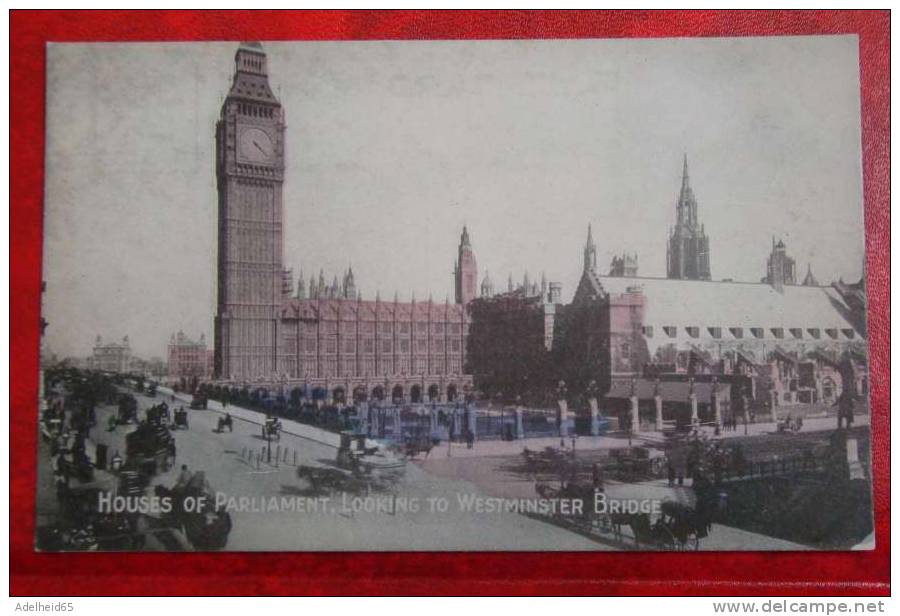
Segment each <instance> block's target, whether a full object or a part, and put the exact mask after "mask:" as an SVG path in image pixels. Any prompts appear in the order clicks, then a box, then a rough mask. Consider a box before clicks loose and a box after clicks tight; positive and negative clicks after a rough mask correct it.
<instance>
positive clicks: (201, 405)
mask: <svg viewBox="0 0 900 616" xmlns="http://www.w3.org/2000/svg"><path fill="white" fill-rule="evenodd" d="M208 402H209V400H208V398H207V397H206V396H204V395H202V394H194V396H193V397H192V398H191V409H192V410H195V411H199V410H204V411H205V410H206V407H207V404H208Z"/></svg>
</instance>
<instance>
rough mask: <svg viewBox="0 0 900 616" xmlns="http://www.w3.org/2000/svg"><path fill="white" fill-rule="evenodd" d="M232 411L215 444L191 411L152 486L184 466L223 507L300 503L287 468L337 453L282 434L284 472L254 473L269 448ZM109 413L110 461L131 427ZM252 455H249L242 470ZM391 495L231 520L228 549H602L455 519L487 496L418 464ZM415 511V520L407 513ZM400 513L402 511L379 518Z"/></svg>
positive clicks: (504, 521) (101, 430)
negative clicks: (290, 499) (241, 502)
mask: <svg viewBox="0 0 900 616" xmlns="http://www.w3.org/2000/svg"><path fill="white" fill-rule="evenodd" d="M135 397H136V398H137V400H138V405H139V411H138V413H139V416H140V417H143V416H144V413H145V411H146V409H147V408H149V407H150V406H152V405H154V404H158V403H160V402H163V401H165V402H166V403H167V404H169V405H170V407H171V406H172V405H173V402H172V400H171V398H170V396H169V395H168V394H163V393H160V394H158V395H157V396H156V397H155V398H149V397H147V396H144V395H141V394H135ZM211 405H216V403H214V402H211ZM174 406H175V407H176V408H177V407H178V406H183V407H184V408H185V409H186V408H187V407H188V403H187V402H186V401H185V400H184V399H181V400H179V399H176V401H175V403H174ZM229 411H230V412H231V413H232V417H234V432H233V433H229V432H227V431H226V432H224V433H222V434H218V433H216V432H215V428H216V424H217V421H218V419H219V417H221V416H222V414H221V413H220V412H217V411H214V410H205V411H204V410H192V411H189V422H190V429H188V430H184V429H180V430H176V431H175V432H174V435H175V440H176V444H177V459H176V464H175V465H174V466H173V468H172V469H170V470H169V471H168V472H167V473H165V474H162V475H159V476H157V477H156V478H155V479H154V483H160V484H164V485H169V486H171V485H172V484H174V483H175V480H176V477H177V475H178V472H179V469H180V467H181V465H182V464H186V465H187V466H188V468H189V469H190V470H191V471H204V472H205V473H206V477H207V479H208V481H209V483H210V485H211V487H212V490H213V491H214V492H216V491H218V492H222V493H224V494H226V495H227V496H229V497H237V498H240V497H250V498H255V499H259V498H261V497H281V496H297V495H302V494H303V492H302V488H303V485H302V483H301V480H299V479H298V478H297V474H296V468H295V467H294V466H293V456H294V452H296V454H297V459H298V463H299V464H312V465H321V464H326V465H327V464H328V463H330V462H332V461H333V460H334V458H335V454H336V451H337V450H336V448H335V447H332V446H329V445H326V444H323V443H322V442H316V441H314V440H310V439H309V438H303V437H298V436H294V435H291V434H288V433H287V432H288V431H290V430H291V428H292V427H293V426H287V425H286V426H285V432H283V433H282V438H281V441H280V443H277V444H276V443H273V447H277V446H278V445H280V446H281V448H282V451H283V450H284V449H285V448H286V449H287V450H288V464H284V463H280V464H279V465H278V466H277V467H276V466H274V461H273V464H266V463H265V462H261V463H260V465H259V468H257V466H256V457H255V453H257V452H262V451H263V448H264V446H265V445H266V443H265V441H264V440H263V439H262V438H261V434H260V426H259V425H258V424H257V423H251V422H249V421H246V420H244V419H241V418H239V415H241V416H252V414H253V412H252V411H246V410H241V409H233V408H231V407H229ZM114 412H115V408H114V407H112V406H103V407H100V408H98V411H97V426H96V427H95V428H94V429H93V430H92V431H91V439H92V441H93V442H94V443H105V444H106V445H108V446H109V448H110V449H109V451H110V455H112V454H113V452H114V451H116V450H117V449H118V451H120V453H122V455H124V441H125V439H124V435H125V433H126V431H129V430H131V429H133V427H132V426H129V427H126V426H119V427H117V428H116V429H115V430H114V431H112V432H109V431H107V429H106V424H107V421H108V417H109V416H110V414H112V413H114ZM256 415H258V416H259V417H262V416H261V415H259V414H256ZM287 423H289V422H285V424H287ZM290 423H293V422H290ZM312 430H316V429H314V428H312ZM332 436H333V435H332ZM250 451H252V452H253V453H254V455H253V456H252V460H251V461H249V462H248V460H247V459H248V453H247V452H250ZM242 453H243V457H242ZM273 456H274V453H273ZM394 494H395V496H396V500H393V499H392V498H390V496H387V497H385V495H382V494H377V495H376V494H374V493H373V494H372V496H371V498H370V499H363V500H357V501H353V500H352V498H353V497H354V496H357V495H355V494H347V495H346V500H345V499H344V498H343V495H342V494H335V495H333V496H332V499H331V501H330V502H329V503H328V505H327V506H326V507H324V508H323V509H321V510H319V511H310V512H299V511H265V512H260V511H257V512H253V511H231V516H232V520H233V528H232V531H231V534H230V536H229V539H228V545H227V547H226V549H229V550H335V549H337V550H341V549H346V550H353V549H356V550H358V549H359V548H360V546H366V548H367V549H385V550H388V549H390V550H435V549H455V550H484V549H492V550H533V549H541V550H596V549H604V547H605V546H603V545H599V544H597V543H595V542H593V541H590V540H589V539H587V538H584V537H581V536H579V535H576V534H573V533H570V532H567V531H565V530H562V529H559V528H556V527H554V526H552V525H548V524H545V523H543V522H540V521H537V520H534V519H531V518H528V517H525V516H522V515H518V514H516V513H508V512H497V513H485V514H478V513H474V512H465V511H461V510H460V507H459V500H458V496H460V495H463V496H464V497H471V496H478V495H482V496H483V495H484V494H485V493H484V492H483V491H482V490H480V489H479V488H478V487H476V486H475V485H473V484H471V483H469V482H467V481H464V480H457V479H452V478H446V477H440V476H434V475H431V474H429V473H426V472H425V471H423V470H422V469H420V468H419V467H418V466H417V465H416V464H412V463H411V464H407V466H406V472H405V476H404V478H403V479H402V480H400V481H399V482H398V483H397V485H396V488H395V490H394ZM429 498H445V499H447V501H446V502H447V503H448V504H449V507H448V508H447V511H445V512H440V511H431V510H430V509H429V507H428V501H427V499H429ZM256 502H259V501H256ZM416 502H417V503H418V511H413V510H412V509H413V508H415V505H414V504H413V503H416ZM345 505H356V508H357V509H366V508H373V507H378V508H379V511H360V510H353V508H352V507H349V506H348V507H345ZM404 507H406V508H407V510H406V511H396V512H393V513H392V512H390V511H385V509H388V510H390V509H397V510H400V509H403V508H404Z"/></svg>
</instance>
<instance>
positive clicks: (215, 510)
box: [154, 471, 232, 550]
mask: <svg viewBox="0 0 900 616" xmlns="http://www.w3.org/2000/svg"><path fill="white" fill-rule="evenodd" d="M154 493H155V495H156V496H158V497H160V498H169V499H171V502H172V508H171V510H170V511H168V512H167V513H164V514H163V515H162V517H161V518H160V521H161V522H162V523H163V524H165V525H167V526H170V527H174V528H176V529H180V530H182V531H183V532H184V535H185V536H186V537H187V539H188V541H190V543H191V545H192V546H193V547H194V549H197V550H220V549H222V548H224V547H225V545H226V543H227V542H228V535H229V533H231V527H232V523H231V514H229V513H228V511H226V510H225V508H224V507H221V506H217V505H216V499H215V497H214V495H213V494H212V491H211V490H210V489H209V486H208V484H207V483H206V480H205V476H204V473H203V472H202V471H199V472H197V473H194V476H193V477H192V478H191V480H190V481H189V482H188V483H187V485H185V486H177V487H175V488H171V489H170V488H167V487H165V486H162V485H158V486H156V487H155V488H154ZM188 498H190V499H192V501H191V502H193V503H197V504H198V505H199V507H198V508H195V507H191V506H188V505H187V503H186V501H187V499H188Z"/></svg>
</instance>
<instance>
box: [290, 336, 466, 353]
mask: <svg viewBox="0 0 900 616" xmlns="http://www.w3.org/2000/svg"><path fill="white" fill-rule="evenodd" d="M410 342H411V341H410V340H398V341H397V347H396V348H397V352H399V353H409V352H410ZM414 342H415V346H414V347H413V348H415V350H416V352H417V353H427V352H428V341H427V340H415V341H414ZM286 343H287V347H288V349H289V350H292V349H293V347H294V344H293V340H292V339H288V340H286ZM299 344H300V351H301V352H303V353H315V352H316V339H315V338H301V339H300V342H299ZM360 347H361V348H362V352H363V353H374V352H375V340H374V339H372V338H364V339H363V340H361V341H360ZM379 347H380V350H381V352H382V353H393V352H394V341H393V340H381V344H380V345H379ZM324 348H325V352H326V353H337V349H338V344H337V340H336V339H335V338H327V339H326V340H325V341H324ZM445 348H446V349H449V350H450V352H451V353H459V352H460V350H461V349H462V341H461V340H459V339H458V338H454V339H452V340H450V341H449V344H446V345H445V344H444V340H443V339H437V340H432V341H431V352H433V353H443V352H444V349H445ZM341 352H342V353H356V340H353V339H350V340H344V341H343V345H342V346H341Z"/></svg>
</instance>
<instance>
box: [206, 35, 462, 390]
mask: <svg viewBox="0 0 900 616" xmlns="http://www.w3.org/2000/svg"><path fill="white" fill-rule="evenodd" d="M284 129H285V120H284V111H283V109H282V107H281V104H280V103H279V102H278V100H277V99H276V98H275V96H274V95H273V94H272V90H271V88H270V86H269V82H268V73H267V65H266V55H265V52H264V51H263V49H262V46H261V45H259V43H242V44H241V45H240V47H239V48H238V51H237V53H236V55H235V73H234V79H233V83H232V87H231V90H230V92H229V94H228V96H227V97H226V99H225V102H224V103H223V105H222V111H221V115H220V119H219V121H218V123H217V126H216V143H217V164H216V178H217V181H218V189H219V244H218V249H219V253H218V275H219V289H218V310H217V316H216V325H215V332H216V336H215V376H216V378H217V379H218V380H220V381H231V382H265V383H274V384H282V385H289V384H291V385H294V386H296V385H299V384H303V386H304V387H308V388H311V389H316V390H321V391H323V392H326V394H327V396H328V397H329V398H341V397H343V398H344V399H346V398H349V396H350V395H351V394H352V395H353V397H355V398H365V397H369V396H372V397H375V398H377V399H385V398H388V397H392V398H394V399H410V400H413V401H419V400H422V399H425V398H428V399H433V400H439V399H442V400H446V399H454V398H455V397H456V396H458V395H459V393H460V392H462V390H463V389H464V388H467V387H469V386H471V383H472V379H471V377H470V376H468V375H466V374H465V372H464V366H465V361H466V357H465V353H466V336H467V335H468V328H469V319H468V316H467V311H466V306H467V304H469V303H470V302H471V301H472V300H473V299H475V297H476V296H477V284H478V282H477V280H478V270H477V264H476V260H475V252H474V249H473V248H472V243H471V239H470V237H469V232H468V229H466V228H463V231H462V234H461V237H460V243H459V250H458V255H457V261H456V266H455V276H454V278H455V279H454V284H455V300H456V301H455V303H453V304H451V303H450V302H449V301H446V302H443V303H438V302H434V301H432V300H431V299H430V298H429V299H428V300H427V301H419V302H416V301H415V300H414V299H413V301H411V302H400V301H398V300H397V297H396V295H395V297H394V300H393V301H382V300H381V298H380V297H377V296H376V298H375V300H374V301H372V300H363V299H362V295H361V293H360V292H359V291H358V289H357V286H356V281H355V277H354V274H353V270H352V268H349V269H348V270H347V271H346V272H344V274H343V276H342V278H341V280H340V281H339V280H338V277H337V276H334V278H333V280H332V281H331V283H330V284H329V283H328V282H327V280H326V278H325V274H324V272H323V271H320V272H319V277H318V280H317V279H316V278H315V277H311V278H310V279H309V283H308V286H307V283H306V281H305V279H304V276H303V274H302V272H301V273H300V275H299V279H298V282H297V288H296V291H295V290H294V286H293V273H292V271H291V270H290V269H287V268H285V267H284V263H283V239H284V238H283V229H282V222H283V216H284V205H283V200H282V183H283V180H284V165H285V160H284V147H285V139H284Z"/></svg>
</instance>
